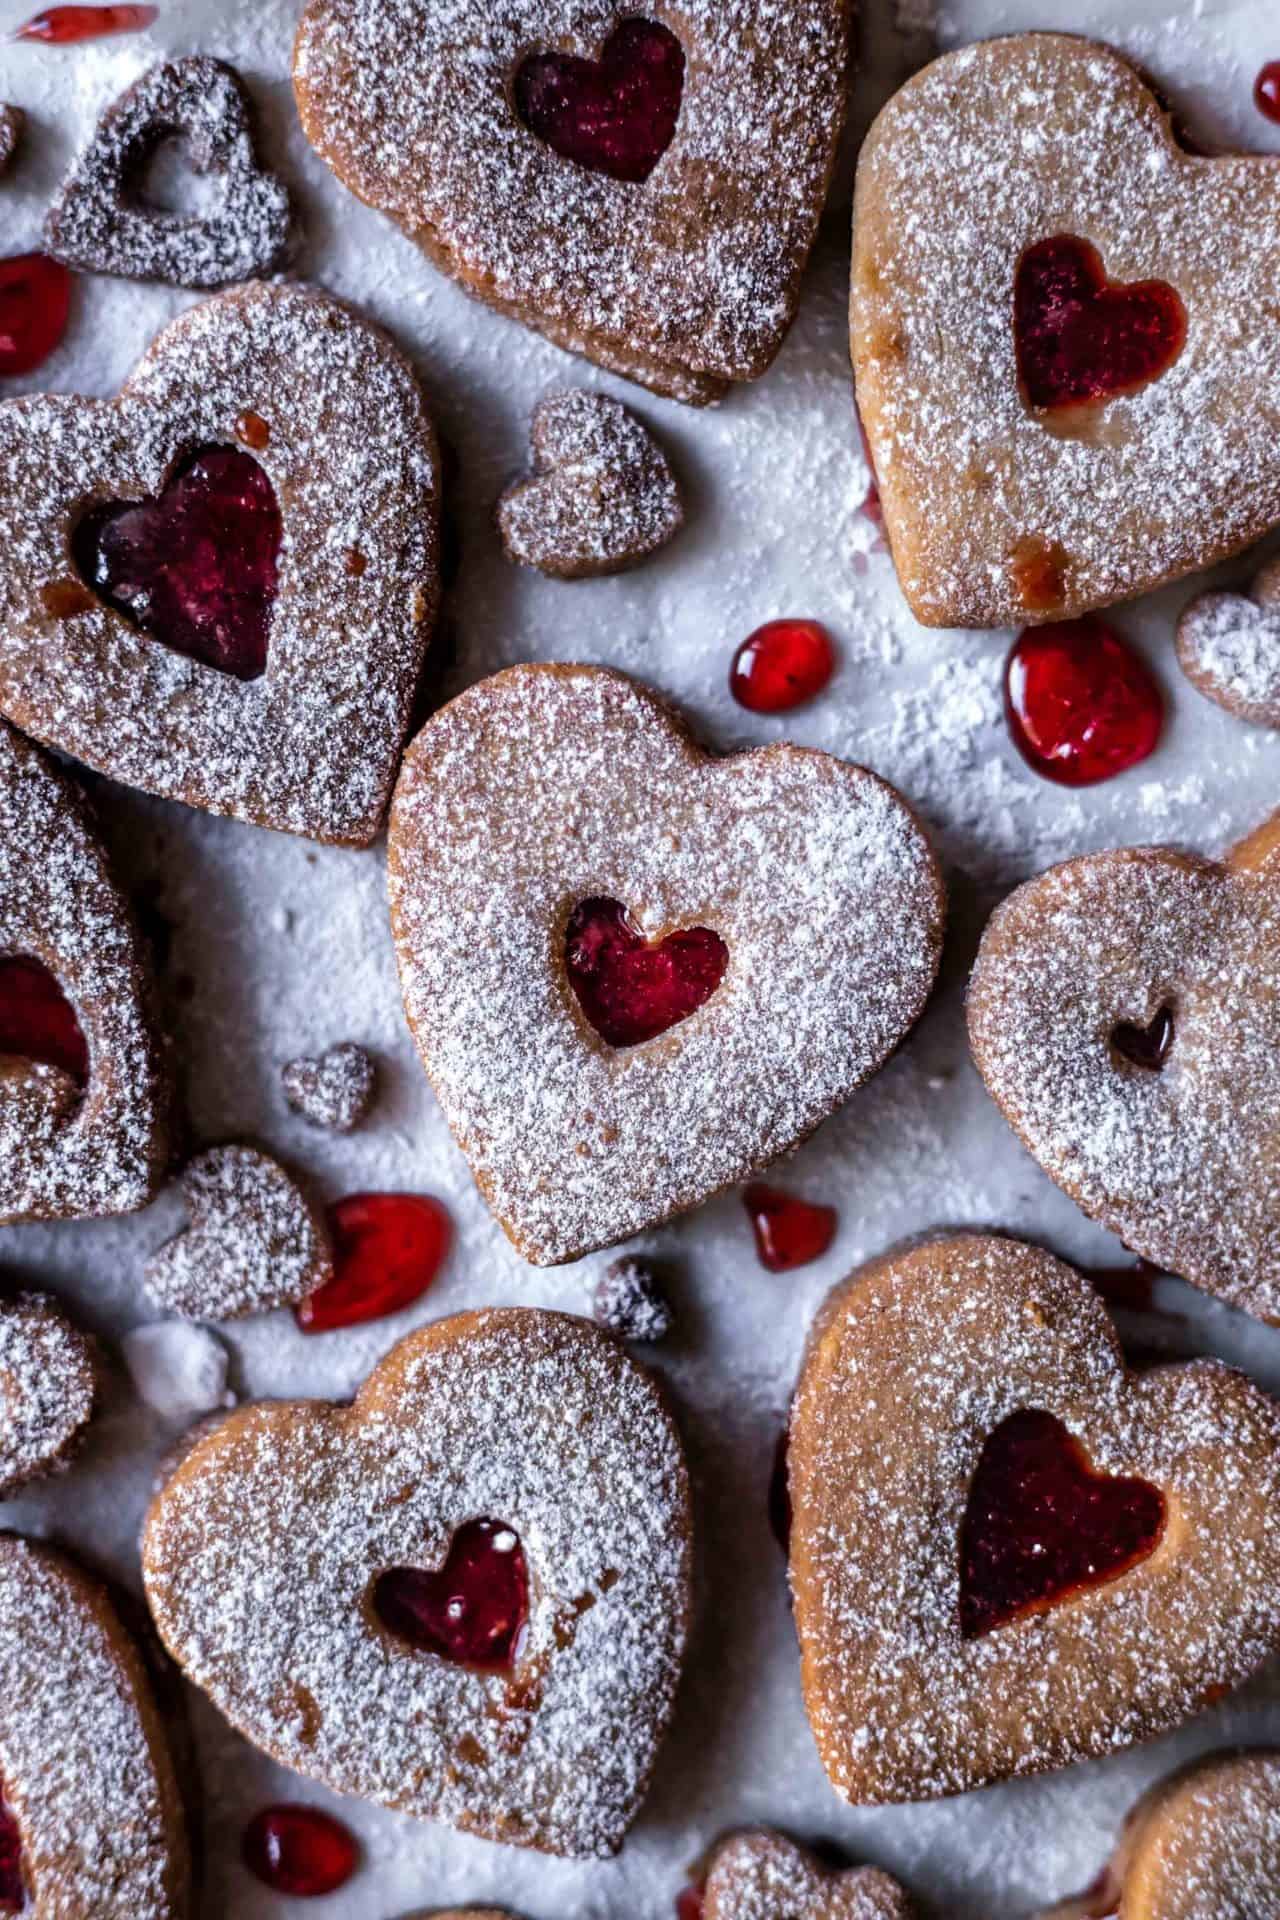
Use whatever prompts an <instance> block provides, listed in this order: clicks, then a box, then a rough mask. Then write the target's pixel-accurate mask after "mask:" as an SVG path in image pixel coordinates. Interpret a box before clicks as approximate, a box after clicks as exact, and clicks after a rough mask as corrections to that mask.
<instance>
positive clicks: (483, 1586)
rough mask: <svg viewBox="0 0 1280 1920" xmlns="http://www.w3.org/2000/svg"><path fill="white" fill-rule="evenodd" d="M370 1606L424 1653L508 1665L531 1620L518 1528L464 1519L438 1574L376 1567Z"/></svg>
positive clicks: (500, 1667) (471, 1663)
mask: <svg viewBox="0 0 1280 1920" xmlns="http://www.w3.org/2000/svg"><path fill="white" fill-rule="evenodd" d="M373 1610H374V1612H375V1613H376V1614H377V1616H378V1618H379V1620H380V1621H381V1622H382V1624H383V1626H384V1627H385V1628H386V1629H387V1631H388V1632H389V1633H393V1634H395V1636H396V1638H397V1639H399V1640H407V1641H408V1643H409V1645H410V1646H412V1647H416V1648H418V1649H419V1650H420V1651H421V1652H424V1653H434V1654H438V1655H439V1656H440V1658H441V1659H442V1660H453V1661H455V1662H456V1663H457V1664H458V1665H459V1666H464V1667H482V1668H484V1669H486V1670H487V1671H501V1672H508V1671H510V1669H511V1668H512V1667H513V1666H514V1665H515V1663H516V1660H517V1659H518V1658H519V1654H520V1643H521V1641H522V1639H523V1638H524V1630H525V1627H526V1626H527V1624H528V1620H529V1570H528V1568H527V1566H526V1565H525V1557H524V1548H523V1547H522V1546H521V1545H520V1540H519V1537H518V1535H517V1534H516V1533H515V1531H514V1529H513V1528H511V1527H508V1526H505V1525H504V1524H503V1522H502V1521H501V1520H468V1521H467V1523H466V1524H465V1526H461V1527H459V1528H458V1531H457V1532H456V1533H455V1534H454V1536H453V1539H452V1541H451V1542H450V1544H449V1557H448V1559H447V1560H446V1561H445V1563H444V1565H443V1567H441V1568H440V1570H439V1572H438V1573H424V1572H423V1571H422V1570H421V1569H420V1568H418V1567H391V1568H389V1569H388V1570H387V1572H386V1573H380V1574H379V1575H378V1578H377V1579H376V1580H375V1582H374V1585H373Z"/></svg>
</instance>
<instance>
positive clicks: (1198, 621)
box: [1178, 559, 1280, 727]
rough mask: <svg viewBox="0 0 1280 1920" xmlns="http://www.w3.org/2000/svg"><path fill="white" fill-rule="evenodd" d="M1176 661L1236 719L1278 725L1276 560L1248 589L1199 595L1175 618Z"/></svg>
mask: <svg viewBox="0 0 1280 1920" xmlns="http://www.w3.org/2000/svg"><path fill="white" fill-rule="evenodd" d="M1178 665H1179V666H1180V667H1181V668H1182V671H1183V672H1184V673H1185V674H1186V676H1187V678H1188V680H1189V681H1190V682H1191V684H1192V686H1193V687H1195V688H1196V689H1197V690H1198V691H1199V692H1200V693H1202V694H1204V696H1205V698H1206V699H1207V700H1214V701H1216V702H1217V704H1218V705H1219V706H1220V707H1225V708H1226V710H1227V712H1228V713H1234V714H1238V715H1239V717H1240V719H1241V720H1252V721H1254V722H1256V724H1257V725H1258V726H1260V727H1280V559H1276V560H1273V561H1272V562H1271V564H1270V565H1269V566H1266V567H1264V568H1263V569H1262V571H1261V573H1260V574H1258V576H1257V578H1256V579H1255V580H1254V583H1253V585H1252V587H1251V588H1250V589H1249V591H1248V593H1202V594H1200V595H1198V597H1197V598H1196V599H1194V600H1193V601H1192V602H1191V604H1190V606H1188V607H1187V608H1186V609H1185V610H1184V612H1183V614H1182V617H1181V619H1180V620H1179V621H1178Z"/></svg>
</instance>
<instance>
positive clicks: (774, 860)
mask: <svg viewBox="0 0 1280 1920" xmlns="http://www.w3.org/2000/svg"><path fill="white" fill-rule="evenodd" d="M513 847H518V848H519V850H520V853H519V858H518V859H513V858H512V855H511V849H512V848H513ZM389 862H390V885H391V915H392V925H393V928H394V932H395V938H396V946H397V950H398V955H399V962H400V977H401V985H402V987H403V990H404V998H405V1008H406V1011H407V1013H408V1017H409V1024H410V1026H411V1027H412V1029H413V1033H414V1037H415V1039H416V1040H417V1043H418V1048H419V1051H420V1053H421V1054H422V1058H423V1063H424V1065H425V1066H426V1069H427V1072H428V1074H429V1075H430V1077H431V1080H432V1083H433V1085H434V1086H435V1089H436V1092H437V1094H438V1096H439V1099H440V1101H441V1104H442V1106H443V1108H444V1111H445V1116H446V1118H447V1119H448V1121H449V1124H450V1126H451V1128H452V1129H453V1132H454V1136H455V1138H456V1139H457V1141H458V1144H459V1145H460V1147H461V1148H462V1150H463V1152H464V1153H465V1154H466V1156H467V1158H468V1160H469V1161H470V1163H471V1168H472V1172H473V1173H474V1175H475V1178H476V1181H477V1183H478V1185H479V1187H480V1190H481V1192H482V1193H483V1194H484V1196H485V1198H486V1199H487V1201H488V1202H489V1205H490V1206H491V1207H492V1209H493V1211H494V1212H495V1213H496V1214H497V1216H498V1218H499V1220H500V1221H501V1222H502V1224H503V1226H504V1227H505V1228H506V1230H507V1232H508V1233H509V1234H510V1236H511V1238H512V1240H513V1241H514V1242H515V1244H516V1245H517V1247H518V1248H519V1249H520V1251H521V1252H522V1253H523V1254H524V1256H525V1258H526V1259H528V1260H532V1261H534V1262H536V1263H538V1264H540V1265H541V1264H553V1263H555V1262H557V1261H562V1260H573V1259H577V1258H578V1256H579V1255H580V1254H582V1253H585V1252H588V1251H589V1250H590V1249H591V1248H593V1247H601V1246H610V1245H612V1244H613V1243H614V1242H615V1241H618V1240H625V1239H626V1238H628V1237H629V1236H630V1235H631V1234H633V1233H638V1232H639V1231H640V1230H641V1229H642V1228H644V1227H647V1226H652V1225H653V1224H654V1223H655V1222H657V1221H659V1220H664V1219H666V1218H667V1217H668V1216H669V1215H670V1214H673V1213H678V1212H680V1211H682V1210H683V1209H685V1208H688V1207H694V1206H697V1205H699V1204H700V1203H701V1202H702V1201H703V1200H706V1199H707V1198H708V1197H709V1196H710V1195H711V1194H713V1193H715V1192H717V1191H718V1190H719V1189H720V1188H721V1187H724V1186H728V1185H731V1184H732V1183H733V1182H735V1181H738V1180H742V1179H745V1178H746V1177H747V1176H748V1175H750V1174H751V1173H753V1172H755V1171H756V1170H757V1169H758V1168H760V1167H763V1166H764V1165H766V1164H767V1163H768V1162H769V1161H771V1160H774V1159H776V1158H777V1157H778V1156H779V1154H782V1153H785V1152H787V1151H788V1150H789V1149H790V1148H791V1147H793V1146H795V1145H796V1143H797V1142H798V1141H800V1140H802V1139H803V1138H804V1137H805V1135H806V1134H808V1133H811V1132H812V1131H813V1129H814V1128H815V1127H816V1126H817V1125H818V1123H819V1122H820V1121H821V1120H823V1119H825V1118H826V1116H827V1115H828V1114H829V1113H830V1112H831V1111H832V1110H833V1109H834V1108H835V1107H837V1106H838V1105H839V1104H840V1103H841V1102H842V1101H844V1100H846V1099H847V1098H848V1097H849V1095H850V1094H851V1093H852V1092H853V1091H854V1090H855V1088H857V1087H858V1086H860V1085H861V1084H862V1082H863V1081H864V1080H866V1079H867V1078H868V1077H869V1076H870V1075H871V1074H872V1073H874V1072H875V1071H876V1069H877V1068H878V1067H880V1066H881V1065H883V1063H884V1061H885V1060H886V1059H887V1058H888V1056H889V1055H890V1054H891V1053H892V1051H893V1049H894V1048H895V1047H896V1046H897V1045H898V1043H899V1041H900V1040H902V1038H903V1037H904V1035H905V1034H906V1033H907V1032H908V1031H909V1030H910V1028H911V1027H912V1025H913V1024H914V1023H915V1021H916V1019H917V1018H918V1017H919V1014H920V1012H921V1010H922V1008H923V1006H924V1003H925V1001H926V1000H927V998H928V996H929V992H930V990H931V988H932V985H933V980H934V975H935V972H936V969H937V964H938V956H939V950H940V945H941V938H942V923H943V915H944V899H943V891H942V883H941V879H940V877H939V873H938V867H937V863H936V861H935V859H934V857H933V854H932V852H931V851H930V848H929V844H928V841H927V839H926V838H925V835H924V832H923V830H922V829H921V827H920V826H919V824H918V822H917V821H916V819H915V816H914V815H913V814H912V812H911V811H910V809H909V807H908V806H907V805H906V804H905V802H904V801H903V800H902V799H901V798H900V796H899V795H898V794H897V793H896V792H895V791H894V790H893V788H892V787H889V786H887V785H886V784H885V783H884V782H883V781H882V780H879V779H877V778H876V776H875V775H874V774H871V773H868V772H867V771H866V770H865V768H862V767H853V766H848V765H846V764H845V763H844V762H843V761H840V760H835V759H832V758H831V757H830V756H829V755H828V754H824V753H815V752H811V751H808V750H805V749H803V748H799V747H794V746H790V745H785V744H783V745H779V746H774V747H767V748H765V749H763V750H761V751H759V752H756V753H747V754H739V755H737V756H735V757H733V758H730V759H723V758H718V757H715V756H713V755H710V754H707V753H704V752H702V751H701V750H700V749H699V748H698V747H696V746H695V745H694V744H693V742H692V741H691V740H690V738H689V735H688V733H687V731H686V729H685V728H684V726H683V725H682V723H681V722H680V720H679V719H678V717H677V716H676V715H675V714H674V713H673V712H672V710H671V709H670V708H669V707H668V706H667V705H666V704H665V702H663V701H662V700H660V699H659V698H658V697H657V695H655V694H653V693H651V692H650V691H649V690H648V689H646V688H644V687H641V686H638V685H637V684H636V683H635V682H633V681H631V680H628V679H627V678H625V676H623V675H622V674H618V673H612V672H608V671H605V670H603V669H600V668H595V667H567V666H553V667H545V666H525V667H513V668H511V669H509V670H508V671H507V672H505V673H500V674H496V675H495V676H494V677H493V678H492V679H490V680H486V681H483V682H482V683H481V684H480V685H479V686H477V687H473V688H472V689H471V690H470V691H469V692H468V693H465V694H463V695H462V697H461V698H460V699H458V700H455V701H453V702H452V704H451V705H450V706H448V707H446V708H445V709H444V710H443V711H442V712H440V713H438V714H437V715H436V716H435V718H434V719H433V720H431V721H429V722H428V724H427V726H426V727H425V728H424V729H423V731H422V732H421V733H420V734H419V735H418V738H417V739H416V740H415V741H414V743H413V745H412V746H411V748H410V749H409V752H408V755H407V756H406V759H405V764H404V769H403V771H402V773H401V777H400V782H399V785H398V787H397V790H396V798H395V804H394V807H393V810H392V821H391V832H390V846H389ZM534 1116H536V1118H535V1117H534Z"/></svg>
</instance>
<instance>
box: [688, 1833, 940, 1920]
mask: <svg viewBox="0 0 1280 1920" xmlns="http://www.w3.org/2000/svg"><path fill="white" fill-rule="evenodd" d="M914 1913H915V1908H914V1907H913V1906H912V1904H911V1902H910V1901H909V1900H908V1899H907V1896H906V1894H905V1893H904V1892H903V1890H902V1888H901V1887H900V1886H899V1885H898V1883H897V1881H896V1880H891V1879H890V1877H889V1875H888V1874H887V1873H881V1872H879V1871H878V1869H877V1868H875V1867H853V1868H850V1869H849V1870H848V1871H847V1872H843V1873H829V1872H827V1871H826V1870H825V1869H824V1868H823V1867H822V1866H821V1865H820V1864H819V1862H818V1861H817V1860H815V1858H814V1857H813V1855H812V1854H811V1853H807V1852H806V1851H805V1849H804V1848H803V1847H797V1846H793V1845H792V1843H791V1841H789V1840H787V1839H785V1838H784V1837H783V1835H782V1834H780V1833H771V1832H769V1831H768V1829H766V1828H756V1829H755V1830H753V1831H749V1832H745V1833H736V1834H733V1835H732V1836H731V1837H730V1838H729V1839H728V1840H725V1841H723V1842H722V1843H721V1845H720V1846H718V1847H717V1848H716V1851H715V1853H714V1854H713V1855H712V1857H711V1866H710V1870H709V1872H708V1874H707V1887H706V1894H705V1896H704V1899H703V1906H702V1914H703V1920H912V1916H913V1915H914Z"/></svg>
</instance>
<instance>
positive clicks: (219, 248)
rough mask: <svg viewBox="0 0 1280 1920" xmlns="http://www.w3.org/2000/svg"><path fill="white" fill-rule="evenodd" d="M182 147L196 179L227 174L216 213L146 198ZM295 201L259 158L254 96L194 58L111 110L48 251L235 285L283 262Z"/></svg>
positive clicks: (153, 74) (67, 189) (71, 179)
mask: <svg viewBox="0 0 1280 1920" xmlns="http://www.w3.org/2000/svg"><path fill="white" fill-rule="evenodd" d="M172 140H180V141H181V142H182V143H183V146H184V149H185V152H186V155H187V158H188V159H189V160H190V163H191V166H192V169H193V170H194V171H195V172H196V173H197V174H206V175H211V176H216V177H217V179H218V181H219V185H220V188H221V192H220V196H219V201H218V204H217V206H216V207H214V208H212V209H210V210H209V211H208V212H203V213H173V212H169V211H167V210H166V209H164V208H163V207H160V206H156V205H153V204H151V203H150V202H149V201H148V200H147V198H146V192H145V187H146V173H147V168H148V165H149V163H150V162H151V160H152V159H153V158H154V156H155V154H156V153H157V152H158V151H159V149H160V148H161V147H162V146H164V145H165V144H166V143H167V142H169V141H172ZM289 222H290V208H289V194H288V190H287V189H286V187H285V186H284V184H283V182H282V181H280V180H278V179H276V177H275V176H274V174H270V173H264V172H263V171H262V169H261V167H259V165H258V162H257V158H256V156H255V153H254V142H253V127H252V117H251V113H250V106H249V98H248V95H247V94H246V92H245V90H244V87H243V85H242V84H241V81H240V78H239V76H238V74H236V73H235V71H234V70H233V69H232V68H231V67H228V66H226V65H225V64H224V63H223V62H222V61H221V60H213V59H210V58H209V56H208V55H207V54H192V55H191V56H190V57H188V58H187V59H185V60H173V61H169V62H167V63H166V64H165V65H163V66H158V67H152V68H151V69H150V71H149V72H147V73H144V74H143V75H142V77H141V78H140V79H138V80H135V82H134V83H133V85H132V86H131V87H130V88H129V89H128V91H127V92H126V93H124V94H122V95H121V97H120V98H119V99H118V100H117V101H116V102H115V104H114V105H113V106H111V107H109V108H108V109H107V111H106V113H105V114H104V115H103V116H102V119H101V120H100V121H99V123H98V126H97V129H96V131H95V133H94V136H93V139H92V140H91V141H90V143H89V145H88V147H87V148H86V149H85V151H84V152H83V153H82V154H81V155H80V157H79V159H78V160H77V161H76V162H75V165H74V166H73V167H72V169H71V172H70V173H69V174H68V176H67V178H66V180H65V182H64V183H63V186H62V189H61V191H60V193H59V195H58V198H57V200H56V201H55V202H54V205H53V206H52V207H51V209H50V211H49V214H48V217H47V219H46V221H45V231H44V240H45V245H46V247H47V248H48V250H49V252H50V253H51V254H53V255H54V257H55V258H56V259H58V260H61V261H63V262H64V263H65V264H66V265H67V266H69V267H78V268H79V269H80V270H81V271H82V272H85V273H116V274H123V275H126V276H128V277H129V278H130V279H135V280H168V281H171V282H172V283H173V284H174V285H175V286H180V287H200V288H210V287H225V286H230V285H231V284H232V283H233V282H235V281H239V280H252V279H253V278H254V276H255V275H257V274H262V273H267V272H269V271H270V270H271V268H273V267H275V266H277V265H278V264H279V262H280V259H281V256H282V255H283V253H284V250H285V245H286V242H287V240H288V237H289Z"/></svg>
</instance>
